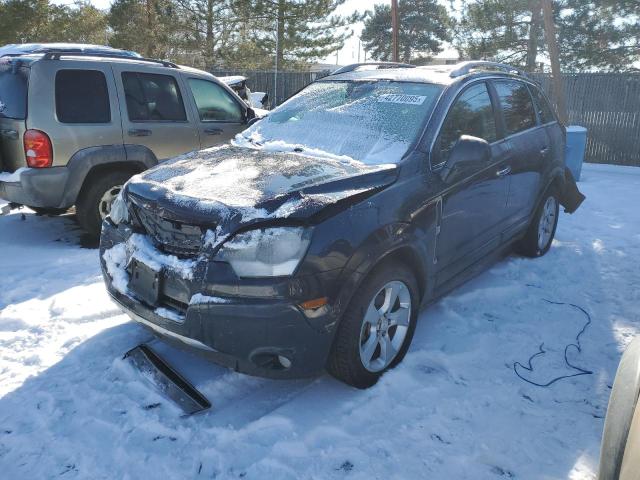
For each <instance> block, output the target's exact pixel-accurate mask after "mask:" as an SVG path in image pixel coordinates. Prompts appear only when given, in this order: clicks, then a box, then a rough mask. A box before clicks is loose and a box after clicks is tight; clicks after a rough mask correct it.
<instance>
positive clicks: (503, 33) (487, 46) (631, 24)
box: [455, 0, 640, 71]
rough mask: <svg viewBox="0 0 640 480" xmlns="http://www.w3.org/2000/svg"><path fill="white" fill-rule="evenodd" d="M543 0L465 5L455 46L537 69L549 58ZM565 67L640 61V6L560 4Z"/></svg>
mask: <svg viewBox="0 0 640 480" xmlns="http://www.w3.org/2000/svg"><path fill="white" fill-rule="evenodd" d="M541 5H542V4H541V1H540V0H475V1H468V2H465V4H464V7H463V13H462V19H461V22H460V28H459V30H458V32H457V35H456V42H455V43H456V45H457V46H458V48H459V50H460V51H461V54H462V56H464V57H466V58H472V59H493V60H497V61H502V62H507V63H510V64H513V65H518V66H521V67H523V68H526V69H528V70H534V69H535V66H536V64H537V63H539V62H542V61H543V60H544V59H545V57H546V44H545V40H544V27H543V21H542V16H541V15H540V10H541ZM554 16H555V22H556V25H557V28H558V37H559V44H560V56H561V63H562V67H563V69H564V70H566V71H582V70H595V69H598V70H615V71H622V70H628V69H632V68H633V64H634V63H635V62H637V61H638V60H640V22H639V21H638V18H640V2H638V1H637V0H595V1H592V2H584V1H583V0H556V1H554Z"/></svg>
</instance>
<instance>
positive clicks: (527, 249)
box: [516, 189, 560, 258]
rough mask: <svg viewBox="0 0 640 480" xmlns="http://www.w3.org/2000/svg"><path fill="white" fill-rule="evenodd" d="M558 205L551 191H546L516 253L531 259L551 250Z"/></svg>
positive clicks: (556, 223)
mask: <svg viewBox="0 0 640 480" xmlns="http://www.w3.org/2000/svg"><path fill="white" fill-rule="evenodd" d="M559 214H560V204H559V202H558V195H557V194H556V193H555V191H554V190H553V189H549V190H547V193H546V194H545V195H544V198H543V200H542V202H541V203H540V206H539V207H538V210H537V211H536V214H535V215H534V217H533V221H532V222H531V225H530V226H529V230H527V233H526V235H525V236H524V238H523V239H522V240H520V242H518V244H517V245H516V250H517V251H518V253H520V254H522V255H524V256H527V257H531V258H536V257H541V256H543V255H544V254H546V253H547V252H548V251H549V249H550V248H551V243H552V242H553V239H554V237H555V235H556V228H557V227H558V216H559Z"/></svg>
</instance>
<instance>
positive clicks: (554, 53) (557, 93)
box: [542, 0, 567, 124]
mask: <svg viewBox="0 0 640 480" xmlns="http://www.w3.org/2000/svg"><path fill="white" fill-rule="evenodd" d="M551 1H552V0H542V10H543V14H544V36H545V38H546V40H547V46H548V47H549V57H550V58H551V76H552V78H553V94H554V97H555V100H556V103H557V105H558V114H559V115H560V120H561V121H562V123H564V124H566V123H567V104H566V101H565V97H564V88H563V85H562V72H561V71H560V49H559V48H558V38H557V36H556V24H555V22H554V20H553V4H552V3H551Z"/></svg>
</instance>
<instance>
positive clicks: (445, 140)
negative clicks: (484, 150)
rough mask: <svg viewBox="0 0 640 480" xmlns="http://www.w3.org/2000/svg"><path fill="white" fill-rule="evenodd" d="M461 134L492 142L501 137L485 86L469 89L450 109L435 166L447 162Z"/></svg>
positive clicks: (434, 160) (478, 85)
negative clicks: (498, 133)
mask: <svg viewBox="0 0 640 480" xmlns="http://www.w3.org/2000/svg"><path fill="white" fill-rule="evenodd" d="M462 135H471V136H473V137H478V138H482V139H484V140H486V141H487V142H489V143H492V142H495V141H496V140H497V138H498V135H497V131H496V119H495V115H494V111H493V105H492V104H491V96H490V95H489V91H488V90H487V85H486V84H485V83H479V84H477V85H473V86H471V87H469V88H468V89H467V90H466V91H465V92H464V93H463V94H462V95H460V97H458V99H457V100H456V101H455V103H454V104H453V106H452V107H451V110H449V114H448V115H447V119H446V120H445V122H444V125H443V126H442V130H441V132H440V137H439V138H438V142H437V144H436V145H438V146H439V147H438V149H437V150H438V151H437V152H435V156H434V159H433V165H438V164H442V163H444V162H446V161H447V159H448V158H449V154H450V153H451V150H452V149H453V147H454V146H455V144H456V143H457V141H458V140H459V139H460V137H461V136H462Z"/></svg>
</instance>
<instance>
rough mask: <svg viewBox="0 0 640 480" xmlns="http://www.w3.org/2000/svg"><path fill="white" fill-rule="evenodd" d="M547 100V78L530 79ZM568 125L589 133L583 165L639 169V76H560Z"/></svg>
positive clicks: (543, 76)
mask: <svg viewBox="0 0 640 480" xmlns="http://www.w3.org/2000/svg"><path fill="white" fill-rule="evenodd" d="M534 77H535V79H536V80H537V81H538V82H539V83H540V84H541V85H542V86H543V87H544V89H545V90H546V92H547V94H549V96H551V91H552V85H551V78H550V77H549V75H534ZM563 83H564V90H565V95H566V97H567V114H568V116H569V124H571V125H581V126H583V127H586V128H588V129H589V134H588V140H587V152H586V161H587V162H591V163H611V164H616V165H635V166H640V74H638V73H579V74H571V75H564V76H563Z"/></svg>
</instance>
